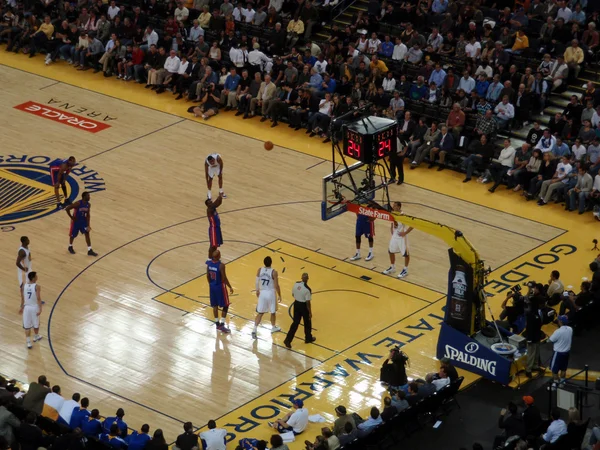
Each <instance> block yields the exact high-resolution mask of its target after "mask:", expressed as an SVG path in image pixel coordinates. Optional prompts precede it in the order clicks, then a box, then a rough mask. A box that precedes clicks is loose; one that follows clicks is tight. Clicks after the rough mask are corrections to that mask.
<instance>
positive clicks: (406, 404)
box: [0, 351, 462, 450]
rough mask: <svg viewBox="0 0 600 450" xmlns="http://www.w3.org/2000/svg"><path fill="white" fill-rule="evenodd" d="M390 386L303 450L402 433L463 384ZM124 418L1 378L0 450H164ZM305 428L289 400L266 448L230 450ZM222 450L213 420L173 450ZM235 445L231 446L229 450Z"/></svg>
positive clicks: (42, 382) (275, 448)
mask: <svg viewBox="0 0 600 450" xmlns="http://www.w3.org/2000/svg"><path fill="white" fill-rule="evenodd" d="M392 359H395V360H396V362H398V360H397V359H396V355H395V353H394V351H392V352H391V353H390V360H392ZM394 380H395V381H396V382H398V383H400V384H402V385H403V386H400V385H399V386H396V387H392V386H390V390H389V393H390V395H389V396H385V397H384V399H383V405H382V408H381V411H380V409H379V408H377V407H372V408H371V410H370V412H369V416H368V417H366V418H365V419H363V418H362V417H361V416H360V415H359V414H357V413H349V412H348V411H347V410H346V407H345V406H343V405H339V406H337V407H336V408H335V416H336V419H335V422H334V423H333V426H332V427H324V428H322V430H321V434H319V435H318V436H317V437H316V438H315V440H314V442H312V441H309V440H306V441H305V445H306V449H307V450H337V449H340V448H346V449H351V448H355V449H358V448H361V445H362V443H361V440H362V441H364V439H367V438H369V437H370V436H373V435H375V434H376V433H377V432H378V431H380V434H383V433H385V432H387V431H388V430H386V429H384V428H383V427H384V426H385V425H388V426H396V427H398V428H400V426H399V425H401V426H406V425H407V424H408V423H409V420H408V419H409V418H410V419H412V420H417V414H419V413H421V414H422V413H424V412H428V413H430V414H433V413H435V412H436V410H437V409H438V408H441V407H442V406H443V405H444V403H445V402H446V401H450V400H451V399H452V398H453V396H454V394H456V392H457V391H458V389H459V387H460V384H461V382H462V377H459V376H458V373H457V372H456V369H455V368H454V367H453V366H452V364H450V361H448V360H444V361H442V364H441V367H440V370H439V372H438V373H432V374H428V375H427V376H426V378H425V380H416V381H413V382H411V383H408V379H406V376H405V375H404V378H403V379H399V378H397V377H396V378H394ZM386 384H388V383H386ZM451 384H453V386H451ZM434 400H439V401H438V402H437V403H436V402H434ZM423 405H425V406H427V408H424V407H423ZM402 414H403V415H402ZM401 415H402V416H401ZM124 418H125V411H124V410H123V409H122V408H119V409H118V410H117V411H116V413H115V415H114V416H109V417H103V416H101V414H100V411H99V410H98V409H91V408H90V401H89V399H88V398H87V397H83V398H82V397H81V395H80V394H79V393H74V394H73V395H72V396H71V399H67V398H65V397H63V395H62V392H61V388H60V386H58V385H54V386H51V385H50V383H49V381H48V380H47V378H46V377H45V376H44V375H41V376H39V377H38V380H37V382H33V383H31V384H30V385H29V387H28V389H27V391H26V392H25V391H23V390H22V389H21V388H20V387H19V385H18V383H17V382H16V381H14V380H10V381H8V380H6V379H5V378H4V377H2V376H0V450H8V449H14V450H19V449H20V450H39V449H50V450H84V449H92V450H109V449H114V450H168V448H169V445H168V444H167V440H166V438H165V436H164V434H163V431H162V430H161V429H156V430H154V432H152V433H151V430H150V426H149V425H147V424H144V425H142V426H141V428H140V429H139V431H138V430H131V429H130V428H129V427H128V425H127V423H126V422H125V420H124ZM400 419H402V420H401V421H400V422H399V420H400ZM308 423H309V413H308V409H307V408H305V407H304V403H303V401H302V400H299V399H296V400H293V401H292V410H291V412H290V413H288V414H286V415H285V416H284V417H282V418H281V419H278V420H276V421H274V422H271V423H269V426H271V427H272V428H274V430H275V434H273V435H272V436H271V438H270V442H266V441H260V440H256V439H247V438H245V439H242V440H241V441H240V442H239V445H238V446H236V447H235V448H236V450H265V449H267V448H269V449H270V450H288V446H287V444H285V443H284V440H285V434H286V433H288V434H291V435H295V436H298V435H301V434H302V433H303V432H304V431H305V430H306V429H307V426H308ZM288 442H289V441H288ZM227 445H228V443H227V431H226V430H225V429H223V428H218V427H217V424H216V422H215V421H214V420H209V421H208V424H207V429H206V431H202V432H200V433H199V432H198V429H197V428H194V426H193V424H192V423H191V422H187V423H185V424H184V425H183V433H182V434H181V435H179V436H178V437H177V439H176V440H175V442H174V444H173V450H199V449H203V450H226V447H227ZM234 445H235V444H234V443H231V446H232V448H233V446H234Z"/></svg>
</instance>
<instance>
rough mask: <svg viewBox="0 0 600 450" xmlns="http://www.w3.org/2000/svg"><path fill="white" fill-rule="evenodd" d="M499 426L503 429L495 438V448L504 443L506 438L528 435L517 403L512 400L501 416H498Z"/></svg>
mask: <svg viewBox="0 0 600 450" xmlns="http://www.w3.org/2000/svg"><path fill="white" fill-rule="evenodd" d="M498 428H500V429H501V430H502V435H501V436H498V437H497V438H496V439H495V440H494V444H495V445H494V448H497V447H498V446H500V445H501V444H502V443H504V442H506V440H508V439H510V438H514V437H515V436H518V437H526V436H525V425H524V423H523V418H522V416H521V415H520V414H519V410H518V408H517V405H516V404H515V403H513V402H510V403H509V404H508V408H506V409H502V411H501V412H500V417H499V418H498Z"/></svg>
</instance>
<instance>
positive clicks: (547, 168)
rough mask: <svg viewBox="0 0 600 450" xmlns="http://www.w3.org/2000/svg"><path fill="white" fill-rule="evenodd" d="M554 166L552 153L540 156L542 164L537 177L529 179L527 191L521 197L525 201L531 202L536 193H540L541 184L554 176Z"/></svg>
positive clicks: (555, 162)
mask: <svg viewBox="0 0 600 450" xmlns="http://www.w3.org/2000/svg"><path fill="white" fill-rule="evenodd" d="M540 142H541V140H540ZM536 148H537V147H536ZM556 164H557V160H555V159H554V155H552V153H550V152H546V153H543V154H542V164H541V165H540V170H539V172H538V175H537V176H534V177H533V178H532V179H531V181H530V182H529V186H528V187H527V190H526V191H523V196H524V197H525V198H526V199H527V200H532V199H533V198H535V197H537V194H538V192H540V189H541V188H542V183H543V182H544V181H546V180H550V179H551V178H552V177H553V176H554V173H555V171H556Z"/></svg>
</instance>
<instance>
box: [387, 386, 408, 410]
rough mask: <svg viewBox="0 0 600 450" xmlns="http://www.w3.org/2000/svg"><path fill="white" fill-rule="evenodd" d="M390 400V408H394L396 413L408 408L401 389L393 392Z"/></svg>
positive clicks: (404, 394) (404, 393)
mask: <svg viewBox="0 0 600 450" xmlns="http://www.w3.org/2000/svg"><path fill="white" fill-rule="evenodd" d="M391 400H392V406H393V407H394V408H396V411H397V412H401V411H404V410H405V409H406V408H408V407H409V406H410V405H409V404H408V401H406V392H405V391H403V390H402V389H400V390H398V391H393V393H392V398H391Z"/></svg>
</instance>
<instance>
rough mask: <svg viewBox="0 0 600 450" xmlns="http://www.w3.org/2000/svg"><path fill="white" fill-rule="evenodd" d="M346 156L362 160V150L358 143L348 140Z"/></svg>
mask: <svg viewBox="0 0 600 450" xmlns="http://www.w3.org/2000/svg"><path fill="white" fill-rule="evenodd" d="M346 154H347V155H348V156H350V157H351V158H360V155H361V148H360V144H359V143H358V142H355V141H353V140H352V139H348V145H347V146H346Z"/></svg>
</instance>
